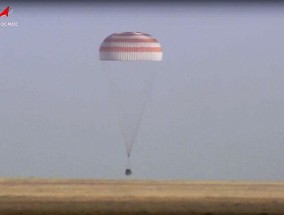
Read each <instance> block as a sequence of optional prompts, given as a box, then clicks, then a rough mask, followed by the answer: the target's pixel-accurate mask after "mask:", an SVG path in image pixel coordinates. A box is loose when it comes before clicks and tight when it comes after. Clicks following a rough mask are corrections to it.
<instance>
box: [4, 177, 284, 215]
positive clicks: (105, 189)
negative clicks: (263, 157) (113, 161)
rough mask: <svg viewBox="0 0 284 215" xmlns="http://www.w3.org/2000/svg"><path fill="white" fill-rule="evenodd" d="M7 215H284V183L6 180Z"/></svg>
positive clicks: (5, 214)
mask: <svg viewBox="0 0 284 215" xmlns="http://www.w3.org/2000/svg"><path fill="white" fill-rule="evenodd" d="M0 214H1V215H13V214H21V215H34V214H40V215H46V214H50V215H51V214H52V215H63V214H66V215H67V214H68V215H70V214H71V215H73V214H74V215H75V214H78V215H79V214H80V215H83V214H84V215H87V214H88V215H90V214H193V215H200V214H207V215H208V214H211V215H213V214H214V215H218V214H219V215H221V214H222V215H225V214H242V215H244V214H246V215H249V214H255V215H256V214H258V215H260V214H262V215H264V214H267V215H268V214H275V215H276V214H278V215H280V214H284V182H255V183H253V182H229V181H228V182H226V181H224V182H218V181H216V182H210V181H208V182H206V181H139V180H133V181H132V180H72V179H0Z"/></svg>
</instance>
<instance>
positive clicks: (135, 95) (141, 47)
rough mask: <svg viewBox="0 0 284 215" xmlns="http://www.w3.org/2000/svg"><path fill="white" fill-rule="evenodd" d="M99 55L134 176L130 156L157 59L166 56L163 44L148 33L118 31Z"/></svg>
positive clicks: (106, 42)
mask: <svg viewBox="0 0 284 215" xmlns="http://www.w3.org/2000/svg"><path fill="white" fill-rule="evenodd" d="M99 56H100V60H101V61H102V62H103V70H104V71H105V72H106V73H107V75H108V79H109V84H110V92H111V96H112V98H113V100H114V101H115V103H116V108H117V113H118V119H119V125H120V128H121V132H122V135H123V138H124V142H125V146H126V152H127V159H128V166H127V168H126V171H125V174H126V175H131V174H132V171H131V167H130V155H131V152H132V148H133V145H134V143H135V141H136V136H137V134H138V131H139V127H140V124H141V120H142V117H143V113H144V110H145V106H146V103H147V100H148V99H149V97H150V95H151V92H152V86H153V80H154V77H155V74H156V72H157V70H158V65H157V62H159V61H161V60H162V57H163V51H162V47H161V45H160V43H159V42H158V40H157V39H156V38H154V37H152V36H151V35H149V34H146V33H141V32H123V33H114V34H111V35H110V36H108V37H106V38H105V39H104V41H103V42H102V44H101V46H100V50H99Z"/></svg>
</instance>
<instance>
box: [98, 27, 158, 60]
mask: <svg viewBox="0 0 284 215" xmlns="http://www.w3.org/2000/svg"><path fill="white" fill-rule="evenodd" d="M162 58H163V51H162V48H161V45H160V43H159V42H158V40H157V39H156V38H154V37H152V36H151V35H149V34H146V33H141V32H123V33H114V34H111V35H110V36H108V37H107V38H105V40H104V41H103V43H102V44H101V46H100V60H103V61H161V60H162Z"/></svg>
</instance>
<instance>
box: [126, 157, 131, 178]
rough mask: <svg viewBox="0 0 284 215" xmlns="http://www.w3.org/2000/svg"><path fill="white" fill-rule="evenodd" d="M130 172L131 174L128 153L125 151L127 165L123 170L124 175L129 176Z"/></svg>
mask: <svg viewBox="0 0 284 215" xmlns="http://www.w3.org/2000/svg"><path fill="white" fill-rule="evenodd" d="M131 174H132V171H131V163H130V154H128V153H127V167H126V170H125V175H127V176H129V175H131Z"/></svg>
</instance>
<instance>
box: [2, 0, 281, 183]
mask: <svg viewBox="0 0 284 215" xmlns="http://www.w3.org/2000/svg"><path fill="white" fill-rule="evenodd" d="M6 6H7V5H6V4H3V3H0V10H1V9H2V8H3V9H4V8H5V7H6ZM10 6H11V7H13V9H14V11H13V13H11V14H10V16H9V18H6V17H1V18H0V22H18V26H17V27H7V26H6V27H5V26H0V63H1V66H0V177H57V178H61V177H72V178H112V179H117V178H125V176H124V169H125V166H126V161H127V160H126V149H125V146H124V143H123V138H122V135H121V132H120V128H119V123H118V118H117V114H116V109H115V107H114V106H113V105H112V104H113V102H112V101H111V98H110V94H109V83H108V78H107V76H106V74H105V73H104V71H103V68H102V64H101V62H99V60H98V54H99V53H98V49H99V46H100V44H101V42H102V41H103V39H104V38H105V37H106V36H108V35H110V34H111V33H114V32H124V31H140V32H147V33H149V34H151V35H153V36H154V37H156V38H157V39H158V40H159V41H160V43H161V45H162V46H163V49H164V59H163V62H162V63H161V65H160V70H159V71H158V74H157V76H156V79H155V83H154V86H153V92H152V96H151V99H150V100H149V102H148V104H147V107H146V109H145V113H144V117H143V120H142V123H141V127H140V130H139V133H138V136H137V140H136V144H135V145H134V148H133V152H132V158H131V161H132V169H133V172H134V174H133V176H132V177H131V178H139V179H191V180H197V179H198V180H223V179H227V180H283V179H284V170H283V164H284V60H283V59H284V42H283V38H284V5H280V4H278V5H269V4H267V5H258V4H252V5H246V4H240V5H236V4H235V5H234V4H226V5H225V4H224V3H220V4H215V5H208V4H202V5H194V4H185V3H183V4H178V5H174V4H171V5H170V4H163V5H162V4H159V3H157V4H156V5H152V6H150V5H148V6H147V5H138V4H136V5H129V4H127V3H125V4H122V5H116V4H108V5H103V4H98V3H97V4H91V3H82V4H67V3H66V2H65V3H62V4H61V5H57V4H55V3H54V4H47V3H45V4H44V3H40V4H37V5H36V4H18V5H17V4H16V3H14V4H13V5H10Z"/></svg>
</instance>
